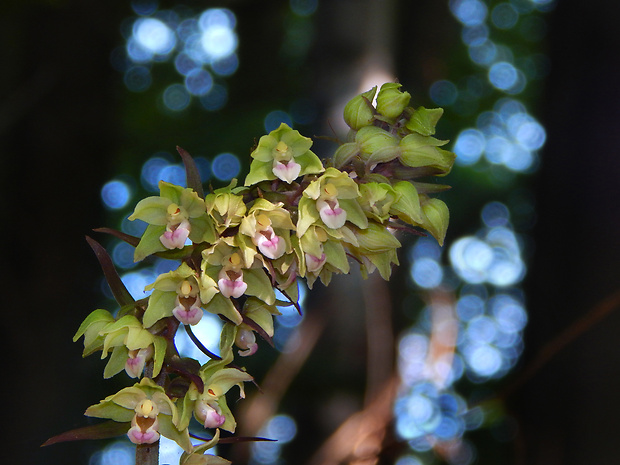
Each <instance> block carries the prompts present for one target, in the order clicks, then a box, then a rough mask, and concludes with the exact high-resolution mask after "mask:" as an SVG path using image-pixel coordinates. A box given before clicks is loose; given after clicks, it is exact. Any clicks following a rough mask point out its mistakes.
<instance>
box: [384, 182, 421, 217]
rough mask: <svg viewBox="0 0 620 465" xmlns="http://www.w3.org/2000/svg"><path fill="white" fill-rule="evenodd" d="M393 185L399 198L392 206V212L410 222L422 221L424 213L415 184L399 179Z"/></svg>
mask: <svg viewBox="0 0 620 465" xmlns="http://www.w3.org/2000/svg"><path fill="white" fill-rule="evenodd" d="M393 187H394V190H395V191H396V193H397V194H398V199H397V200H396V202H394V203H393V204H392V206H391V207H390V213H391V214H393V215H396V216H397V217H398V218H400V219H401V220H403V221H404V222H406V223H409V224H414V223H421V222H422V221H423V220H424V214H423V213H422V207H421V206H420V197H419V195H418V191H417V189H416V188H415V186H414V185H413V184H411V183H410V182H408V181H398V182H397V183H395V184H394V186H393Z"/></svg>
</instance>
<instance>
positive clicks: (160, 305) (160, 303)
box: [142, 289, 177, 328]
mask: <svg viewBox="0 0 620 465" xmlns="http://www.w3.org/2000/svg"><path fill="white" fill-rule="evenodd" d="M176 299H177V293H176V292H174V291H160V290H159V289H155V290H153V293H152V294H151V296H150V297H149V303H148V306H147V307H146V311H145V312H144V316H143V317H142V323H143V324H144V327H145V328H150V327H151V326H153V325H154V324H155V323H157V322H158V321H159V320H161V319H162V318H166V317H169V316H172V310H174V307H175V305H176Z"/></svg>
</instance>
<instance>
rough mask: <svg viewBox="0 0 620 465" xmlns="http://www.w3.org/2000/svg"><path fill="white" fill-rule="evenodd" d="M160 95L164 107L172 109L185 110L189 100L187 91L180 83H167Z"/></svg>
mask: <svg viewBox="0 0 620 465" xmlns="http://www.w3.org/2000/svg"><path fill="white" fill-rule="evenodd" d="M162 97H163V101H164V105H165V106H166V108H168V109H170V110H172V111H182V110H185V109H186V108H187V107H188V106H189V104H190V102H191V96H190V94H189V91H188V90H187V88H186V87H185V86H184V85H182V84H171V85H169V86H168V87H166V90H164V93H163V96H162Z"/></svg>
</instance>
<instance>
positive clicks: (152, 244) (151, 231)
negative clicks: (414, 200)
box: [133, 224, 168, 262]
mask: <svg viewBox="0 0 620 465" xmlns="http://www.w3.org/2000/svg"><path fill="white" fill-rule="evenodd" d="M164 232H166V226H159V225H155V224H149V225H148V226H147V227H146V230H145V231H144V234H142V237H141V238H140V243H139V244H138V246H137V247H136V250H135V251H134V255H133V261H134V262H139V261H141V260H143V259H145V258H146V257H148V256H149V255H152V254H154V253H156V252H163V251H165V250H168V249H166V247H164V244H162V243H161V240H160V239H159V238H160V237H161V236H162V234H164Z"/></svg>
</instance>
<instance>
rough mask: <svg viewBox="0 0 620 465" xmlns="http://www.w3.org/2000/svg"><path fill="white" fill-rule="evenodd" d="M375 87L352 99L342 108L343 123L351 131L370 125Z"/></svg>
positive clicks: (372, 115)
mask: <svg viewBox="0 0 620 465" xmlns="http://www.w3.org/2000/svg"><path fill="white" fill-rule="evenodd" d="M376 92H377V86H375V87H373V88H372V89H370V90H369V91H367V92H364V93H363V94H360V95H358V96H356V97H353V98H352V99H351V100H349V102H348V103H347V104H346V105H345V107H344V121H345V123H347V125H348V126H349V127H350V128H351V129H355V130H358V129H360V128H362V127H364V126H368V125H369V124H371V123H372V120H373V118H374V113H375V111H374V110H375V109H374V107H373V106H372V101H373V99H374V98H375V93H376Z"/></svg>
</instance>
